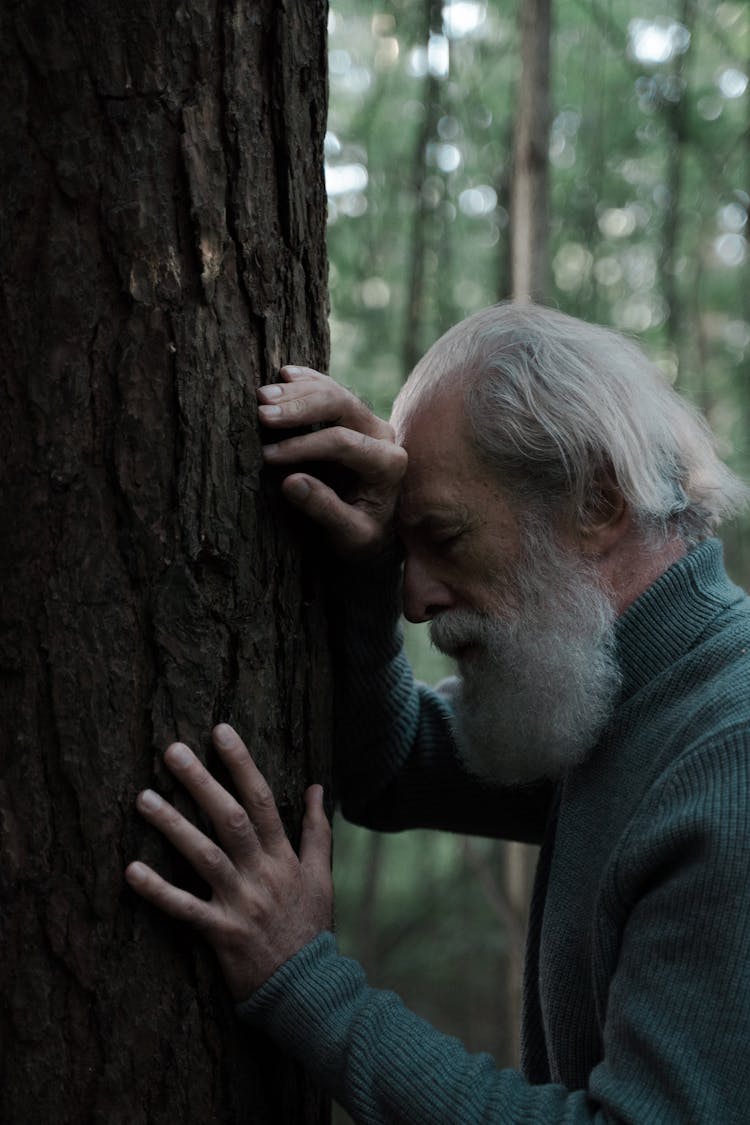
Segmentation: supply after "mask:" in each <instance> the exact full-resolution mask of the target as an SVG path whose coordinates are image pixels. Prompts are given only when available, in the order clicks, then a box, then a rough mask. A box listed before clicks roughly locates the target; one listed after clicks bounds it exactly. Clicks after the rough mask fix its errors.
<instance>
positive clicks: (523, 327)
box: [394, 302, 750, 543]
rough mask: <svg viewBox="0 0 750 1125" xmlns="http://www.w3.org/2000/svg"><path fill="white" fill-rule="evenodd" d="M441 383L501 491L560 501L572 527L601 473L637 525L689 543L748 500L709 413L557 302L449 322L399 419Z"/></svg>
mask: <svg viewBox="0 0 750 1125" xmlns="http://www.w3.org/2000/svg"><path fill="white" fill-rule="evenodd" d="M446 391H453V392H456V391H459V392H462V393H463V394H464V402H465V408H466V416H467V419H468V422H469V426H470V430H471V433H472V436H473V438H474V442H475V447H476V451H477V453H478V454H479V456H480V458H481V459H482V460H484V461H485V463H487V464H488V465H489V466H490V467H491V468H492V469H493V470H494V472H495V473H496V474H497V475H498V477H499V479H500V481H501V482H502V483H504V484H505V485H506V486H507V488H508V492H509V496H510V497H511V498H512V497H513V496H514V494H515V496H516V497H517V498H518V500H519V501H521V502H523V503H526V504H531V505H535V506H537V507H540V508H544V507H549V506H550V505H551V504H552V505H557V506H558V507H559V506H560V505H561V504H563V505H567V507H568V510H569V514H570V516H571V517H572V518H573V519H575V520H577V521H579V523H580V525H581V526H586V524H587V523H588V522H589V521H590V520H591V519H592V517H594V516H595V515H596V513H597V511H598V510H600V507H601V503H602V496H603V488H604V486H605V485H606V483H607V482H608V481H609V482H611V483H615V484H616V485H617V487H618V488H619V490H620V492H621V493H622V495H623V496H624V498H625V500H626V502H627V503H628V505H629V507H630V509H631V511H632V513H633V515H634V517H635V519H636V522H637V524H638V525H639V526H640V527H641V528H642V530H643V531H644V532H645V531H648V532H651V533H656V534H657V536H658V537H659V538H661V537H665V538H669V537H672V536H677V537H679V538H681V539H683V540H685V541H686V542H688V543H690V542H695V541H697V540H699V539H702V538H704V537H705V536H706V535H709V534H711V533H712V532H713V530H714V529H715V528H716V527H717V525H718V524H719V523H720V522H721V520H722V519H724V518H726V517H727V516H729V515H731V514H733V513H734V512H736V511H738V510H739V509H740V508H742V507H743V506H744V505H745V504H746V503H747V501H748V498H749V497H750V490H748V489H747V488H746V486H745V485H744V484H743V483H742V482H741V481H740V480H739V479H738V478H737V477H736V476H735V475H734V474H733V473H732V472H731V471H730V470H729V469H728V468H727V466H726V465H724V464H723V463H722V461H721V460H720V459H719V457H718V455H717V453H716V448H715V442H714V438H713V436H712V434H711V431H710V430H709V428H708V426H707V424H706V422H705V421H704V420H703V418H702V417H701V416H700V414H699V413H698V412H697V411H696V410H695V409H694V408H693V407H692V406H690V405H689V404H688V403H687V402H686V401H685V400H684V399H682V398H681V397H680V396H679V395H678V394H677V393H676V392H675V391H674V390H673V389H672V388H671V387H670V385H669V383H668V382H667V380H666V379H665V378H664V376H663V375H662V373H661V371H660V370H659V369H658V368H657V367H656V366H655V364H653V363H651V362H650V360H648V359H647V358H646V356H645V355H644V354H643V352H642V351H641V350H640V348H639V347H638V346H637V345H636V344H635V343H634V342H632V341H630V340H627V339H625V338H624V337H623V336H621V335H619V334H618V333H617V332H614V331H612V330H611V329H608V328H602V327H599V326H596V325H590V324H586V323H584V322H583V321H581V320H576V319H575V318H574V317H570V316H566V315H565V314H563V313H560V312H557V311H556V310H554V309H549V308H544V307H542V306H539V305H532V304H528V303H513V302H508V303H504V304H500V305H493V306H491V307H490V308H486V309H482V310H481V311H480V312H478V313H475V314H474V315H473V316H470V317H468V318H467V319H466V320H464V321H462V322H461V323H460V324H457V325H456V326H455V327H453V328H451V329H450V330H449V331H448V332H446V333H445V335H444V336H442V337H441V338H440V339H439V340H438V341H437V342H436V343H435V344H433V346H432V347H431V348H430V350H429V351H428V352H427V354H426V355H425V356H424V357H423V358H422V359H421V360H420V361H419V363H418V364H417V365H416V367H415V368H414V370H413V371H412V373H411V375H410V376H409V379H408V380H407V382H406V384H405V385H404V387H403V389H402V391H401V392H400V394H399V396H398V398H397V400H396V404H395V406H394V416H395V418H396V420H397V423H398V424H399V425H402V424H403V422H404V421H406V420H407V419H408V418H409V417H410V416H411V415H413V414H414V413H415V412H416V410H417V409H419V408H421V406H422V405H423V404H424V403H425V402H426V401H428V400H429V398H431V397H433V396H435V395H439V394H444V393H445V392H446ZM436 440H439V437H438V435H436Z"/></svg>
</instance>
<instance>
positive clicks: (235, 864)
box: [125, 724, 333, 1000]
mask: <svg viewBox="0 0 750 1125" xmlns="http://www.w3.org/2000/svg"><path fill="white" fill-rule="evenodd" d="M213 739H214V744H215V746H216V748H217V750H218V752H219V755H220V756H221V758H222V760H223V761H224V763H225V764H226V766H227V768H228V769H229V773H230V775H231V777H232V780H233V782H234V784H235V786H236V789H237V792H238V794H239V796H240V800H241V801H242V804H238V803H237V801H235V799H234V798H233V797H232V796H230V794H229V793H227V791H226V790H225V789H223V788H222V787H221V785H219V783H218V782H217V781H216V780H215V779H214V778H213V777H212V776H211V774H210V773H209V772H208V770H207V769H206V768H205V767H204V766H203V765H202V764H201V763H200V762H199V760H198V759H197V758H196V756H195V755H194V754H193V753H192V751H191V750H189V749H188V747H187V746H184V745H183V744H182V743H179V742H176V743H173V745H171V746H170V747H169V748H168V749H167V751H166V753H165V755H164V760H165V762H166V764H167V766H168V767H169V769H170V770H171V772H172V773H173V774H174V775H175V777H177V778H178V779H179V780H180V782H181V783H182V784H183V785H184V786H185V788H186V789H187V790H188V792H189V793H190V794H191V796H192V797H193V798H194V800H195V802H196V804H198V805H199V806H200V808H201V809H202V810H203V811H204V812H205V813H206V814H207V816H208V817H209V818H210V820H211V823H212V824H213V827H214V830H215V832H216V835H217V837H218V839H219V841H220V843H221V847H220V846H219V845H218V844H215V843H213V841H212V840H210V839H209V838H208V837H207V836H205V835H204V834H203V833H202V832H200V831H199V830H198V829H197V828H196V827H195V825H193V824H191V823H190V822H189V821H188V820H186V819H185V818H184V817H183V816H181V815H180V813H178V812H177V810H176V809H175V808H173V807H172V806H171V805H170V804H168V802H166V801H164V800H163V799H162V798H161V797H159V796H158V795H157V794H156V793H154V792H152V791H151V790H148V789H147V790H145V791H144V792H143V793H140V794H139V795H138V801H137V807H138V810H139V812H140V813H141V814H142V815H143V816H144V817H145V819H146V820H147V821H148V822H149V824H152V825H153V826H154V827H155V828H158V829H159V831H160V832H162V833H163V835H164V836H166V838H167V839H168V840H169V841H170V843H172V844H174V846H175V847H176V848H177V850H178V851H179V852H181V853H182V855H184V856H185V858H186V859H187V860H189V862H190V863H191V864H192V865H193V867H194V868H195V870H196V871H197V873H198V874H199V875H200V876H201V878H202V879H204V880H205V882H206V883H207V884H208V885H209V886H210V888H211V890H212V892H213V893H212V896H211V898H210V900H209V901H206V900H204V899H201V898H197V897H195V896H194V895H192V894H188V893H187V892H186V891H183V890H180V889H179V888H178V887H174V886H172V885H171V884H170V883H168V882H166V880H165V879H162V877H161V876H160V875H157V873H156V872H155V871H153V870H152V869H151V868H150V867H147V866H146V865H145V864H144V863H139V862H137V863H131V864H130V865H129V867H128V868H127V870H126V872H125V877H126V879H127V881H128V883H129V884H130V886H131V887H132V888H133V890H135V891H137V892H138V894H140V895H142V896H143V897H144V898H145V899H148V901H149V902H151V903H153V904H154V906H158V907H159V908H160V909H161V910H164V911H165V912H166V913H167V914H171V915H172V916H173V917H174V918H179V919H181V920H182V921H185V922H190V923H191V924H192V925H193V926H195V927H196V929H198V930H199V931H200V932H201V933H202V934H203V935H204V936H205V938H206V939H207V940H208V942H209V943H210V944H211V945H212V946H213V948H214V949H215V951H216V955H217V957H218V959H219V963H220V965H221V968H222V971H223V973H224V976H225V978H226V981H227V984H228V985H229V988H230V990H231V992H232V995H233V996H234V998H235V999H236V1000H245V999H247V997H248V996H250V995H251V993H253V992H254V991H255V990H256V989H257V988H259V987H260V985H261V984H263V983H264V981H266V980H267V979H268V978H269V977H270V976H271V974H272V973H273V972H274V971H275V970H276V969H277V968H278V967H279V966H280V965H282V964H283V963H284V961H287V960H288V959H289V958H290V957H291V956H292V955H293V954H295V953H296V952H297V951H298V950H299V949H301V948H302V946H303V945H306V944H307V942H309V941H310V940H311V939H312V938H314V937H315V936H316V935H317V934H319V933H320V932H321V931H323V930H326V929H330V927H331V914H332V909H333V885H332V881H331V864H330V857H331V832H330V826H329V824H328V820H327V818H326V815H325V813H324V811H323V790H322V788H321V787H320V786H319V785H313V786H311V787H310V788H309V789H308V790H307V793H306V795H305V800H306V811H305V817H304V821H303V826H302V841H301V845H300V854H299V859H298V858H297V856H296V855H295V853H294V850H293V849H292V846H291V844H290V843H289V840H288V839H287V836H286V833H285V831H284V827H283V825H282V823H281V819H280V817H279V814H278V811H277V808H276V803H275V801H274V798H273V794H272V793H271V790H270V788H269V787H268V784H267V783H266V781H265V779H264V777H263V775H262V774H261V773H260V771H259V770H258V769H257V767H256V765H255V763H254V762H253V760H252V758H251V757H250V754H249V753H248V751H247V748H246V747H245V745H244V743H243V742H242V740H241V739H240V738H239V736H238V735H237V734H236V732H235V731H234V730H233V729H232V728H231V727H230V726H227V725H226V724H221V725H220V726H217V727H216V728H215V729H214V732H213ZM243 806H244V807H243Z"/></svg>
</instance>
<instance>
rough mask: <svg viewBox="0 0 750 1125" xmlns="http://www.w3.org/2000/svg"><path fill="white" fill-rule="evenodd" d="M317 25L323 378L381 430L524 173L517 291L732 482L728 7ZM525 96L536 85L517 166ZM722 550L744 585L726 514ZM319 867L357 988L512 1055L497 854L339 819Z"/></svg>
mask: <svg viewBox="0 0 750 1125" xmlns="http://www.w3.org/2000/svg"><path fill="white" fill-rule="evenodd" d="M545 9H546V10H547V12H549V11H550V9H551V35H550V36H549V38H550V48H551V50H550V52H549V65H548V72H547V74H546V75H545V73H544V72H543V71H541V72H539V71H538V72H537V73H536V74H535V75H531V74H530V73H529V70H528V63H527V64H526V67H524V65H523V60H524V59H526V58H527V57H528V55H527V53H525V51H524V47H523V35H524V26H525V27H526V33H527V34H529V33H535V32H536V33H537V34H539V33H540V32H542V31H544V30H545V29H544V27H543V22H544V18H545ZM329 32H330V53H329V61H330V83H331V110H330V117H329V127H328V135H327V138H326V161H327V178H326V182H327V190H328V197H329V250H330V256H331V277H330V284H331V298H332V322H331V327H332V374H333V375H334V376H335V377H336V378H338V379H340V380H341V381H342V382H344V383H346V384H347V385H349V386H354V387H355V388H356V389H357V390H358V391H359V392H360V393H362V394H363V395H365V396H366V397H367V398H368V399H369V400H370V401H371V402H372V403H373V404H374V405H375V408H376V409H377V410H378V412H379V413H381V414H383V415H387V413H388V411H389V408H390V402H391V400H392V398H393V396H394V394H395V393H396V391H397V390H398V387H399V385H400V383H401V381H402V380H403V378H404V377H405V375H406V374H407V372H408V370H409V368H410V367H411V365H412V364H413V363H414V361H415V359H416V358H417V357H418V356H419V355H420V354H421V353H422V352H423V351H424V350H425V348H426V347H428V346H429V344H431V343H432V341H433V340H434V339H435V338H436V337H437V336H438V335H439V334H440V333H441V332H442V331H444V330H445V329H446V328H447V327H448V326H449V325H450V324H452V323H454V322H455V321H456V320H458V319H460V318H461V317H463V316H466V315H468V314H469V313H471V312H473V311H474V310H476V309H478V308H480V307H482V306H484V305H487V304H490V303H492V302H493V301H496V300H498V299H501V298H504V297H507V296H509V295H511V293H518V292H519V288H518V284H519V283H518V272H517V270H518V267H517V265H516V266H515V267H514V259H515V254H516V249H517V244H518V243H517V239H518V237H519V231H520V218H519V214H518V206H517V203H518V199H519V194H518V193H519V192H521V198H522V201H523V199H527V200H528V198H529V197H530V191H531V189H530V188H529V185H528V183H527V184H526V186H523V184H522V182H521V180H520V179H519V177H521V176H522V175H523V174H524V172H525V171H526V172H528V169H529V167H531V170H532V171H534V170H536V172H537V173H538V178H539V177H542V178H543V180H544V183H543V184H542V187H541V189H539V190H540V191H541V194H539V195H535V196H534V205H533V207H532V208H530V209H528V210H529V212H530V213H529V214H528V215H527V216H526V220H525V221H526V222H527V223H532V224H533V223H534V222H535V223H536V226H537V228H538V229H537V232H536V234H535V235H533V236H529V237H534V238H535V240H536V241H535V243H534V245H535V246H536V247H537V248H539V246H540V245H541V242H543V241H546V245H545V246H543V247H542V250H541V253H542V256H543V273H542V281H541V282H538V283H534V284H533V285H532V284H531V283H527V284H526V286H525V287H524V286H523V285H522V286H521V289H524V288H525V291H526V292H529V291H531V292H534V293H535V294H542V295H543V296H544V299H545V300H547V301H548V302H549V303H551V304H553V305H555V306H557V307H559V308H561V309H562V310H563V311H565V312H569V313H572V314H573V315H576V316H580V317H583V318H584V319H587V320H592V321H597V322H599V323H604V324H610V325H612V326H614V327H615V328H617V329H619V330H621V331H623V332H625V333H630V334H635V335H637V336H638V337H639V339H640V340H641V341H642V343H643V344H644V346H645V348H646V350H647V351H648V352H649V354H650V355H651V356H652V357H653V358H654V359H655V360H656V361H657V362H658V363H659V365H660V366H661V367H662V369H663V370H664V372H665V374H666V375H667V377H668V378H669V379H670V380H672V381H674V382H675V383H676V385H677V386H678V387H679V388H680V389H681V390H682V391H683V392H684V393H686V394H687V395H688V397H690V398H691V399H692V400H693V401H695V402H696V403H697V404H698V405H699V406H700V407H701V408H702V409H703V410H704V412H705V413H706V415H707V416H708V418H709V421H710V423H711V425H712V427H713V429H714V431H715V432H716V434H717V435H718V438H719V442H720V447H721V451H722V454H723V456H724V457H725V458H726V459H727V460H728V461H729V463H730V464H731V465H732V466H733V467H734V468H735V469H736V470H737V471H738V472H740V474H742V475H744V476H745V477H748V476H750V445H749V443H748V439H747V434H748V431H749V430H750V258H749V255H748V242H747V230H748V205H749V204H750V195H749V194H748V192H750V86H749V83H748V75H749V74H750V8H749V7H748V5H747V4H744V3H741V2H735V3H733V2H718V0H700V3H699V2H697V0H650V3H648V4H647V3H645V0H553V2H552V3H551V5H550V3H548V2H547V3H546V4H545V2H544V0H515V3H511V2H507V0H506V2H504V3H501V2H500V0H453V2H445V3H443V2H442V0H416V2H415V0H409V2H407V0H376V2H371V0H333V4H332V8H331V12H330V20H329ZM532 57H536V58H537V59H538V49H537V51H536V54H535V55H533V56H532ZM524 79H526V86H527V92H528V90H529V89H531V90H532V91H533V90H534V89H537V90H538V89H539V87H540V84H542V85H543V84H544V83H545V81H546V83H547V85H548V102H547V104H546V106H545V105H541V108H540V107H537V108H538V111H539V115H538V117H537V126H536V128H537V133H536V139H534V135H533V132H532V140H531V141H529V144H530V145H531V148H530V149H529V147H528V145H527V148H526V153H527V156H528V152H529V151H531V152H532V156H533V159H532V161H531V164H530V165H529V164H528V160H527V161H526V164H524V165H522V164H521V163H520V161H519V159H518V154H519V145H520V144H521V140H522V128H523V106H524ZM545 112H546V114H547V117H546V121H547V125H545V126H544V128H545V130H546V134H547V138H546V145H545V144H544V143H543V141H544V137H542V144H541V145H540V143H539V139H538V137H539V134H538V128H539V121H540V120H542V121H544V120H545V117H544V115H545ZM514 154H516V157H517V159H516V162H515V167H514V159H513V157H514ZM545 164H546V167H544V165H545ZM538 187H539V183H538V182H537V185H536V187H535V188H534V191H536V190H537V189H538ZM514 193H515V194H514ZM514 198H515V200H516V207H515V208H514V207H513V202H512V201H513V200H514ZM512 228H513V229H512ZM540 240H541V241H540ZM514 242H515V246H514ZM514 268H515V270H516V280H515V284H514ZM724 539H725V543H726V547H727V555H728V562H729V568H730V571H731V573H732V574H733V576H734V577H735V578H736V580H738V581H740V582H741V583H742V584H743V585H745V586H748V585H750V535H748V524H747V522H744V523H742V522H738V523H737V524H736V525H734V526H732V527H730V528H728V529H727V530H726V532H725V534H724ZM408 643H409V646H410V649H411V651H412V655H413V657H414V661H415V664H416V667H417V670H418V674H419V675H420V676H421V677H422V678H423V679H426V680H434V679H436V678H439V677H440V675H442V674H444V673H445V671H446V669H445V666H444V664H443V663H442V661H441V658H440V657H439V656H438V655H437V654H436V653H434V652H433V651H431V650H430V649H429V644H428V642H427V641H426V640H425V638H424V634H423V633H422V632H421V631H419V630H413V629H412V630H410V631H409V636H408ZM337 857H338V860H339V863H338V866H337V885H338V890H339V915H340V930H341V936H342V944H343V945H344V947H345V949H348V950H349V951H351V952H352V953H354V955H356V956H358V957H360V958H361V959H362V960H363V961H364V963H365V965H366V967H367V968H368V970H369V971H370V973H371V976H372V978H373V980H374V983H380V984H383V983H384V984H387V985H389V986H392V987H395V988H396V989H398V990H399V991H401V993H402V995H403V996H404V997H405V999H406V1000H407V1001H408V1002H409V1003H411V1004H412V1006H414V1007H415V1008H416V1009H417V1010H418V1011H420V1012H421V1013H422V1014H424V1015H426V1016H427V1017H428V1018H430V1019H433V1020H434V1021H435V1022H436V1023H437V1024H438V1026H440V1027H442V1028H444V1029H445V1030H448V1031H452V1032H455V1033H456V1034H459V1035H461V1036H462V1037H463V1038H464V1039H465V1040H466V1041H467V1042H468V1043H469V1045H470V1046H472V1047H482V1048H486V1049H489V1050H491V1051H493V1052H494V1053H495V1055H496V1057H497V1058H498V1061H500V1062H501V1063H505V1062H512V1061H513V1054H514V1049H515V1048H514V1041H513V1035H512V1029H511V1027H509V1026H506V1022H505V1020H504V1016H505V1015H506V1014H507V1015H508V1016H509V1017H510V1015H511V1012H510V1008H509V1007H508V1006H507V1005H505V1004H504V1003H503V996H504V995H505V990H506V984H505V983H504V982H503V979H502V976H503V974H504V973H506V972H507V971H508V965H509V964H510V965H511V966H512V964H513V961H514V954H513V951H514V950H515V949H517V948H518V943H519V940H520V934H519V927H522V921H521V920H520V919H519V909H518V908H517V905H514V904H517V901H518V900H517V899H516V897H515V891H513V889H512V888H510V887H509V885H508V881H507V879H505V878H503V877H502V875H501V872H502V870H503V867H504V865H505V858H504V855H503V853H502V845H500V844H497V843H495V842H489V841H469V842H466V841H463V840H455V839H452V838H450V837H441V836H436V835H435V834H431V835H425V834H423V833H410V834H407V835H406V836H404V837H401V838H379V837H371V836H367V835H365V834H362V833H358V832H357V831H356V830H354V829H349V828H345V829H343V830H341V829H340V830H339V834H338V844H337ZM522 897H523V896H521V898H522ZM510 971H512V969H511V970H510ZM457 980H460V981H461V987H460V989H457V988H456V986H455V982H456V981H457ZM511 1022H512V1021H511Z"/></svg>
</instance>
